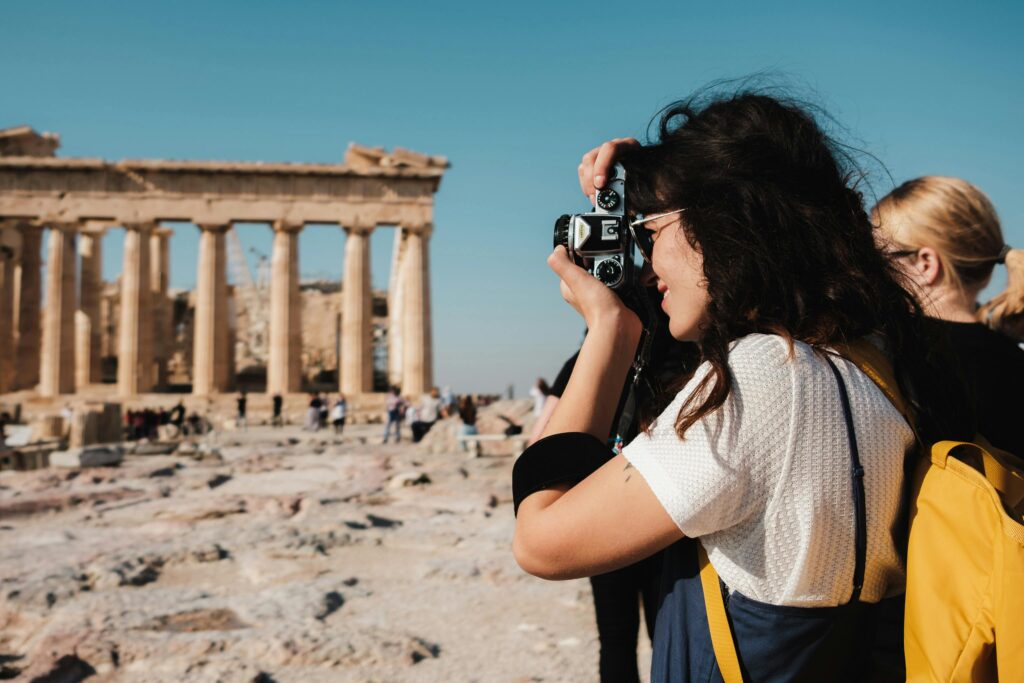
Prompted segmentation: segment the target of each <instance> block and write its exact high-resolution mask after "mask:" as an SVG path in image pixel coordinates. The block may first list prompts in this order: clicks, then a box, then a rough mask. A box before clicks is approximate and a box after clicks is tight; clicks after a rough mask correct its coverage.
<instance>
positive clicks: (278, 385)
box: [267, 221, 302, 394]
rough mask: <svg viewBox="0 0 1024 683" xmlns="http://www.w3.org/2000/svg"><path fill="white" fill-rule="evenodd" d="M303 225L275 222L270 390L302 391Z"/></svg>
mask: <svg viewBox="0 0 1024 683" xmlns="http://www.w3.org/2000/svg"><path fill="white" fill-rule="evenodd" d="M301 230H302V224H295V223H289V222H286V221H277V222H275V223H274V252H273V255H272V257H271V262H270V266H271V272H270V340H269V341H270V349H269V356H270V357H269V359H268V361H267V393H268V394H288V393H295V392H298V391H301V390H302V300H301V298H300V297H299V232H300V231H301Z"/></svg>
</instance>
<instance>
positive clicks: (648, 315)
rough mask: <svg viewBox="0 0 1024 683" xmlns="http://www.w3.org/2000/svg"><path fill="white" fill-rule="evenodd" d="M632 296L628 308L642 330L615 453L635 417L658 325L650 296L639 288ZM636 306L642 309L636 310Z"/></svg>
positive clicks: (615, 438)
mask: <svg viewBox="0 0 1024 683" xmlns="http://www.w3.org/2000/svg"><path fill="white" fill-rule="evenodd" d="M632 298H633V299H634V303H638V305H637V306H631V307H630V308H633V310H634V311H636V313H637V314H638V315H639V316H640V318H641V322H643V332H642V333H641V334H640V343H639V344H638V345H637V350H636V355H635V356H634V357H633V365H632V367H631V368H630V371H629V375H628V382H627V387H628V388H627V389H626V392H627V393H626V400H625V402H623V404H622V412H621V413H620V414H619V423H618V426H617V428H616V430H615V435H614V437H613V444H612V449H613V450H614V451H615V453H616V454H619V453H621V452H622V446H623V440H624V437H625V436H626V435H627V434H629V431H630V428H631V427H632V426H633V421H634V419H635V418H636V403H637V398H636V389H637V385H638V384H639V383H640V378H641V377H643V374H644V370H646V369H647V364H648V362H649V361H650V357H651V344H652V341H653V340H654V334H655V332H656V331H657V327H658V316H657V314H656V313H655V312H654V305H653V304H652V303H651V299H650V297H649V296H647V295H646V293H645V292H643V290H640V291H636V292H634V295H633V297H632ZM638 308H640V309H642V310H637V309H638Z"/></svg>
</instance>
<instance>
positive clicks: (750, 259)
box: [513, 93, 970, 681]
mask: <svg viewBox="0 0 1024 683" xmlns="http://www.w3.org/2000/svg"><path fill="white" fill-rule="evenodd" d="M835 150H836V147H835V146H834V145H833V143H832V142H831V141H830V140H829V138H828V137H827V136H826V135H825V134H824V133H823V132H822V130H821V129H820V128H819V127H818V125H817V124H816V123H815V121H814V120H813V118H812V117H811V116H810V115H808V114H807V113H806V112H805V111H803V110H802V109H801V108H800V107H799V106H796V105H793V104H789V103H786V102H782V101H780V100H778V99H776V98H773V97H768V96H764V95H759V94H750V93H740V94H737V95H732V96H726V97H719V98H716V99H712V100H711V101H709V102H703V103H701V102H694V101H689V102H685V103H681V104H677V105H673V106H672V107H670V108H668V109H667V110H666V111H665V112H664V113H663V115H662V116H661V120H660V126H659V131H658V139H657V141H656V142H655V143H653V144H650V145H647V146H641V145H640V144H639V143H637V142H636V141H634V140H628V139H620V140H616V141H612V142H610V143H606V144H604V145H602V146H601V147H600V148H598V149H595V150H593V151H592V152H590V153H588V154H587V155H586V156H584V158H583V163H582V164H581V166H580V180H581V184H582V185H583V189H584V193H585V194H587V195H588V196H591V197H592V196H593V192H594V190H595V188H598V187H601V186H602V184H603V182H604V176H605V174H606V173H607V170H608V169H609V167H610V166H611V164H612V163H613V162H615V161H617V162H620V163H622V164H623V165H624V167H625V169H626V187H625V191H626V198H627V210H630V211H632V212H635V213H636V214H637V215H636V216H632V218H633V223H634V226H635V227H634V229H635V230H636V231H637V232H638V233H641V234H640V235H638V244H639V246H640V247H641V249H642V250H643V251H644V252H645V254H644V255H645V257H646V258H647V259H648V260H649V262H650V265H651V270H652V271H653V275H652V276H651V279H652V281H651V282H649V283H646V284H654V285H656V286H657V289H658V291H659V292H661V294H662V301H661V307H662V309H663V310H664V311H665V312H666V313H667V315H668V317H669V331H670V332H671V334H672V336H673V337H674V338H675V339H677V340H680V341H693V342H696V343H697V345H698V347H699V349H700V360H701V363H700V364H699V365H698V366H697V367H696V369H695V370H694V371H693V372H691V373H689V374H688V375H686V376H682V377H679V378H678V381H677V382H676V384H675V386H674V387H673V388H672V390H670V391H668V392H666V394H665V395H664V396H661V397H659V398H658V399H657V400H654V401H651V402H648V405H646V406H644V407H643V408H644V411H643V414H642V420H641V424H642V426H643V431H642V432H641V433H640V434H639V435H638V436H637V437H636V438H635V439H634V440H633V441H632V442H631V443H629V444H628V445H627V446H626V447H625V449H624V451H623V452H622V453H621V454H619V455H616V456H614V457H612V458H611V459H610V460H608V449H607V445H606V442H605V439H606V438H607V435H608V433H609V431H610V426H611V420H612V414H613V413H614V411H615V408H616V399H617V398H618V395H619V392H620V391H621V388H622V385H623V381H624V378H625V377H626V373H627V370H628V368H629V367H630V364H631V362H632V360H633V355H634V350H635V349H636V346H637V342H638V340H639V338H640V335H641V323H640V321H639V320H638V318H637V316H636V315H635V314H634V313H633V312H632V311H631V310H629V309H628V308H626V307H625V306H624V305H623V304H622V303H621V301H620V299H619V298H618V297H617V296H616V295H615V294H614V293H613V292H612V291H611V290H609V289H607V288H606V287H604V286H603V285H602V284H601V283H600V282H598V281H597V280H596V279H595V278H593V277H591V276H590V275H589V274H588V273H586V272H585V271H584V270H582V269H581V268H579V267H577V266H576V265H574V264H573V263H572V262H571V261H570V259H569V257H568V255H567V254H566V252H565V250H564V249H562V248H557V249H556V250H555V251H554V252H553V253H552V254H551V255H550V256H549V258H548V263H549V264H550V266H551V268H552V269H553V270H554V271H555V273H556V274H557V275H558V276H559V278H560V279H561V290H562V294H563V296H564V298H565V299H566V300H567V301H568V302H569V304H570V305H572V306H573V308H575V309H576V310H577V311H578V312H579V313H580V314H581V315H582V316H583V318H584V321H585V323H586V325H587V328H588V330H589V332H588V334H587V337H586V339H585V340H584V343H583V347H582V348H581V350H580V353H579V358H578V360H577V363H576V366H575V369H574V371H573V373H572V376H571V378H570V380H569V383H568V386H567V387H566V389H565V392H564V393H563V395H562V398H561V400H560V401H559V403H558V405H557V407H556V408H555V411H554V414H553V415H552V417H551V419H550V421H549V423H548V426H547V428H546V429H545V432H544V434H543V437H542V439H541V440H540V441H538V442H537V443H536V444H534V445H533V446H531V447H530V449H528V450H527V451H526V452H525V453H524V454H523V455H522V456H521V457H520V460H519V461H518V462H517V465H516V471H515V473H514V479H515V481H514V487H515V492H516V502H517V506H518V507H517V515H518V516H517V522H516V531H515V538H514V542H513V549H514V552H515V556H516V559H517V560H518V562H519V564H520V565H521V566H522V567H523V568H524V569H525V570H526V571H528V572H530V573H532V574H535V575H537V576H540V577H543V578H548V579H568V578H574V577H581V576H589V575H593V574H598V573H604V572H608V571H610V570H613V569H616V568H618V567H622V566H625V565H628V564H632V563H634V562H636V561H638V560H640V559H642V558H644V557H647V556H650V555H652V554H654V553H655V552H657V551H659V550H662V549H667V552H666V554H665V566H664V570H663V576H664V580H663V587H662V593H663V595H662V601H661V606H660V609H659V611H658V616H657V624H656V629H655V637H654V646H653V647H654V655H653V656H654V659H653V663H652V680H655V681H689V680H701V681H705V680H721V679H720V675H721V674H720V672H719V670H718V663H717V662H716V659H715V654H714V651H713V649H712V646H711V641H710V636H709V633H708V621H707V615H706V612H705V611H704V603H703V598H702V595H701V590H700V586H699V577H698V576H697V571H696V567H697V563H696V543H695V542H693V541H692V540H689V539H699V541H700V544H701V545H702V546H703V548H704V549H705V550H706V551H707V555H708V556H709V558H710V563H711V565H712V566H713V567H714V568H715V569H716V570H717V572H718V575H719V576H720V577H721V580H722V583H723V584H724V590H725V591H726V595H727V602H728V608H727V609H728V615H729V618H730V621H731V623H732V629H733V635H734V638H735V645H736V650H737V652H738V657H739V660H740V662H741V665H742V668H743V669H744V671H745V674H746V680H749V681H768V680H770V681H782V680H786V681H791V680H858V679H859V678H861V677H863V676H864V675H866V673H867V672H866V668H867V666H869V664H870V662H871V660H872V658H871V657H870V656H868V655H869V653H870V652H871V650H872V642H871V641H872V639H873V637H874V633H875V631H876V628H875V625H876V622H877V621H878V619H877V618H876V613H877V611H878V610H876V609H875V606H877V605H879V604H881V603H882V602H883V601H884V600H885V599H887V598H894V597H897V596H899V595H901V594H902V593H903V590H904V562H903V558H902V556H901V547H900V541H899V539H900V538H901V533H900V531H901V527H902V521H903V520H902V513H901V504H902V503H903V500H904V489H903V483H904V466H905V462H904V460H905V454H906V453H907V452H908V451H909V449H910V448H911V446H912V445H913V442H914V437H913V434H912V432H911V430H910V428H909V427H908V425H907V424H906V423H905V422H904V420H903V419H902V418H901V416H900V414H899V413H898V412H897V411H896V409H895V408H893V406H892V405H891V404H890V402H889V401H888V400H887V398H886V397H885V396H884V395H883V394H882V392H881V391H880V390H879V389H878V388H876V386H875V385H874V384H873V383H872V381H871V380H870V379H869V378H868V377H867V376H865V375H864V374H863V373H861V372H860V371H859V370H858V369H857V368H856V367H855V366H854V365H853V364H852V363H850V362H848V361H846V360H845V359H843V358H842V357H840V356H839V355H838V354H835V353H833V350H834V349H835V347H837V346H839V345H842V344H846V343H851V342H855V341H858V340H863V339H866V338H867V339H870V340H872V341H873V342H874V343H875V344H877V345H878V346H879V347H881V348H882V349H883V350H884V352H885V353H886V354H887V355H888V356H889V358H890V359H891V361H892V363H893V365H894V367H895V370H896V375H897V377H898V378H899V381H900V386H901V389H902V390H903V392H904V394H905V395H906V396H908V397H911V398H910V402H911V407H912V410H913V412H914V417H915V420H916V422H917V426H918V429H919V431H920V432H922V435H923V437H924V438H928V436H929V435H930V434H932V433H934V432H935V427H936V426H937V425H941V426H942V434H943V436H945V437H947V438H948V437H950V436H952V435H955V434H958V433H960V434H962V435H964V436H969V435H970V434H969V433H966V434H964V433H962V432H957V431H955V430H952V429H951V425H953V424H954V416H955V415H956V413H955V407H952V406H943V405H939V404H938V403H937V402H935V401H932V400H931V398H932V397H935V396H952V395H956V394H955V393H950V392H949V391H948V390H947V389H946V388H945V387H936V386H934V384H935V381H936V380H935V377H936V376H935V375H933V374H932V373H929V372H928V371H927V367H928V363H929V362H930V359H929V358H928V354H927V349H926V348H925V347H923V346H922V342H921V338H922V335H921V334H920V320H919V318H918V317H917V316H916V315H915V314H916V313H917V312H918V309H917V304H916V302H915V300H914V299H913V297H912V296H911V295H910V294H908V293H907V292H906V291H905V290H904V289H903V288H902V287H901V285H900V284H899V282H898V277H899V275H898V273H897V272H896V271H895V270H894V269H893V268H892V266H891V264H890V263H889V262H888V261H887V260H886V259H885V258H884V257H883V256H882V254H881V253H880V252H879V251H878V249H877V248H876V246H875V243H874V240H873V232H872V224H871V222H870V220H869V218H868V216H867V214H866V212H865V210H864V207H863V204H862V199H861V196H860V194H859V193H857V192H856V191H854V190H853V189H852V188H850V187H849V185H848V178H849V177H850V173H851V169H849V168H845V167H844V166H843V165H842V164H841V163H840V161H841V160H840V159H837V154H836V152H835ZM844 161H845V160H844ZM924 396H927V397H929V399H930V400H929V402H928V403H927V404H922V403H921V402H920V401H919V400H915V399H914V398H913V397H924ZM848 425H851V426H852V427H853V429H852V430H851V429H848ZM858 456H859V466H858V464H857V457H858ZM605 461H607V462H605ZM601 463H604V464H601ZM851 465H853V466H851ZM861 466H862V469H861V468H860V467H861ZM851 472H852V474H851ZM858 473H860V474H862V478H860V477H858V476H857V474H858ZM861 484H862V488H860V490H861V491H862V493H861V497H860V498H858V494H857V491H858V488H859V487H860V485H861ZM861 503H863V504H861ZM684 539H686V540H684ZM695 582H696V583H695ZM899 637H901V636H900V635H899V634H897V638H899ZM892 648H893V650H894V652H893V656H894V659H895V660H896V661H897V663H898V661H899V660H900V653H899V651H898V648H899V644H898V642H897V643H894V644H892ZM876 649H878V648H877V647H876ZM712 677H716V678H712Z"/></svg>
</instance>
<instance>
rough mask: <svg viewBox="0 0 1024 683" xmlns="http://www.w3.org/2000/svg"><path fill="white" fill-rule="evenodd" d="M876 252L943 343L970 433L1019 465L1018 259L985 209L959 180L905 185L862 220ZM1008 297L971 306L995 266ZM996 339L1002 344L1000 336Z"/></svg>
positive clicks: (1022, 280)
mask: <svg viewBox="0 0 1024 683" xmlns="http://www.w3.org/2000/svg"><path fill="white" fill-rule="evenodd" d="M872 218H873V220H874V221H875V223H876V224H877V226H878V229H879V237H880V239H879V242H881V244H882V245H883V249H885V251H886V253H888V254H889V255H890V257H891V258H893V259H894V260H895V263H896V264H897V266H898V267H899V268H900V270H901V271H902V272H903V273H904V274H905V275H906V278H907V280H908V281H909V282H910V283H911V287H912V290H913V292H914V294H915V295H917V298H918V301H920V303H921V308H922V309H924V312H925V314H926V315H927V316H929V319H930V321H929V322H930V328H931V332H932V336H933V338H935V339H936V342H937V343H949V344H950V346H951V348H952V351H953V355H954V357H955V359H956V364H957V368H956V369H957V370H959V372H960V373H961V374H962V376H963V377H964V379H965V381H966V383H967V385H968V387H969V389H970V391H971V398H972V400H973V401H974V405H975V407H976V412H977V415H978V431H979V432H980V433H981V435H982V436H984V437H985V438H986V439H988V441H989V442H991V443H992V445H993V446H996V447H997V448H1001V449H1003V450H1005V451H1008V452H1010V453H1013V454H1014V455H1018V456H1022V457H1024V429H1021V427H1020V405H1021V401H1022V399H1021V396H1020V392H1021V391H1022V387H1024V350H1021V348H1020V347H1019V346H1018V345H1017V341H1018V340H1019V339H1020V337H1018V340H1015V339H1011V338H1010V336H1008V335H1009V334H1013V333H1016V334H1018V335H1021V337H1024V330H1022V329H1020V328H1021V319H1024V315H1022V313H1024V252H1022V251H1021V250H1019V249H1010V247H1009V246H1007V245H1006V243H1005V242H1004V241H1003V231H1002V228H1001V227H1000V225H999V216H998V215H997V214H996V210H995V207H994V206H992V202H991V201H989V198H988V197H986V196H985V193H983V192H982V191H981V190H979V189H978V188H977V187H975V186H974V185H972V184H970V183H969V182H967V181H966V180H961V179H959V178H948V177H942V176H926V177H923V178H915V179H914V180H909V181H907V182H905V183H903V184H902V185H900V186H899V187H897V188H896V189H895V190H893V191H892V192H890V193H889V194H888V195H886V196H885V197H883V198H882V200H881V201H880V202H878V205H877V206H876V207H875V208H874V210H873V211H872ZM1003 263H1005V264H1006V267H1007V270H1008V271H1009V278H1008V279H1009V287H1007V289H1006V291H1005V292H1003V293H1001V294H1000V295H998V296H997V297H996V298H995V299H994V300H993V302H992V303H990V304H988V305H986V306H984V307H981V308H980V309H979V306H978V296H979V294H981V290H983V289H984V288H985V287H987V286H988V283H989V281H990V280H991V279H992V272H993V270H994V269H995V267H996V265H997V264H1003ZM1004 332H1005V334H1004Z"/></svg>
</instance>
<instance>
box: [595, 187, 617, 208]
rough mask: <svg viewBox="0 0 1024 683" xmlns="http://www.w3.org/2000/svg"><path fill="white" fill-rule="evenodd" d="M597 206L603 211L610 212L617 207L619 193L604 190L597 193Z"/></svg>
mask: <svg viewBox="0 0 1024 683" xmlns="http://www.w3.org/2000/svg"><path fill="white" fill-rule="evenodd" d="M597 205H598V206H599V207H601V208H602V209H604V210H605V211H611V210H612V209H614V208H615V207H617V206H618V205H619V193H618V192H616V191H615V190H609V189H604V190H601V191H600V192H598V193H597Z"/></svg>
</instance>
